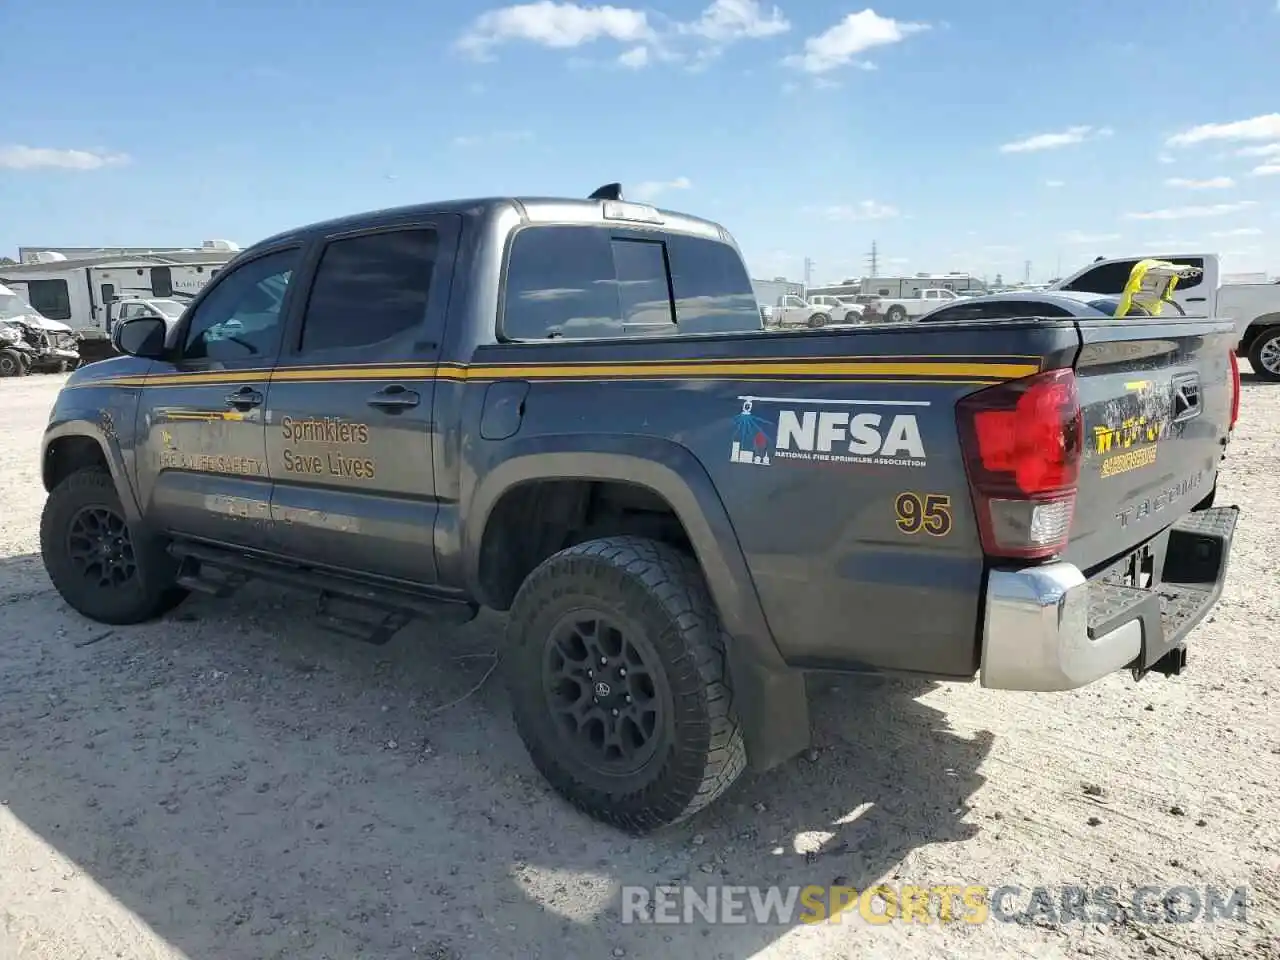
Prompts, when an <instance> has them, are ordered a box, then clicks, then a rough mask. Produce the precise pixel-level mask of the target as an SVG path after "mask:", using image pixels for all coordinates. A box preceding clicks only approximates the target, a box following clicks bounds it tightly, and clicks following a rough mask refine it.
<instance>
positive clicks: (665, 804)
mask: <svg viewBox="0 0 1280 960" xmlns="http://www.w3.org/2000/svg"><path fill="white" fill-rule="evenodd" d="M502 661H503V672H504V676H505V679H506V685H507V689H508V691H509V692H510V696H511V701H512V710H513V713H514V716H515V722H516V727H517V729H518V730H519V732H520V737H521V739H522V740H523V741H524V743H525V746H526V747H527V748H528V750H529V754H530V757H531V758H532V760H533V763H534V766H536V767H537V768H538V770H539V772H541V773H542V775H543V776H544V777H546V779H547V781H548V782H549V783H550V784H551V785H552V787H553V788H554V789H555V790H556V791H557V792H558V793H560V794H561V795H562V796H563V797H564V798H565V799H566V800H568V801H569V802H570V803H571V804H573V805H574V806H575V807H577V808H578V809H579V810H582V811H583V812H584V813H586V814H587V815H589V816H591V817H594V818H595V819H597V820H600V821H603V822H605V823H608V824H611V825H613V826H615V827H618V828H620V829H623V830H627V831H629V832H632V833H637V834H639V833H645V832H648V831H650V830H653V829H656V828H658V827H662V826H665V825H667V824H671V823H675V822H677V821H679V820H683V819H684V818H686V817H688V816H690V815H692V814H694V813H696V812H697V811H698V810H700V809H702V808H703V807H705V806H706V805H707V804H709V803H711V801H713V800H714V799H716V798H717V797H718V796H720V795H721V794H722V793H724V791H725V790H726V789H728V787H729V786H730V784H732V783H733V782H734V781H735V780H736V779H737V778H738V776H739V775H740V774H741V773H742V771H743V770H744V769H745V767H746V759H747V758H746V747H745V744H744V742H743V739H742V731H741V728H740V725H739V723H738V716H737V712H736V710H735V707H734V702H733V692H732V690H731V688H730V679H729V673H728V667H727V664H726V656H725V637H724V631H723V628H722V626H721V624H720V618H719V615H718V614H717V612H716V609H715V605H714V604H713V603H712V601H711V597H710V595H709V594H708V592H707V588H706V584H705V582H704V581H703V578H702V575H701V572H700V571H699V569H698V566H697V564H696V563H695V562H694V561H693V560H692V559H691V558H689V557H687V556H685V555H684V554H682V553H680V552H679V551H677V550H675V549H674V548H672V547H669V546H667V545H666V544H662V543H658V542H656V541H653V540H647V539H643V538H640V537H610V538H605V539H600V540H591V541H588V542H586V543H580V544H578V545H576V546H573V547H569V548H568V549H566V550H562V551H560V552H559V553H557V554H555V555H553V556H552V557H550V558H548V559H547V560H546V561H544V562H543V563H542V564H541V565H540V566H539V567H538V568H537V569H535V570H534V571H533V573H532V574H530V575H529V577H528V579H526V580H525V582H524V585H523V586H522V587H521V588H520V591H519V593H518V594H517V595H516V598H515V602H514V604H513V606H512V609H511V619H510V626H509V627H508V628H507V636H506V640H505V645H504V649H503V654H502Z"/></svg>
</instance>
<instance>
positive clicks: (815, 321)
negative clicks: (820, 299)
mask: <svg viewBox="0 0 1280 960" xmlns="http://www.w3.org/2000/svg"><path fill="white" fill-rule="evenodd" d="M830 322H831V317H830V316H829V315H827V314H825V313H815V314H814V315H813V316H811V317H810V318H809V327H810V328H811V329H813V330H816V329H818V328H819V327H825V326H826V325H827V324H828V323H830Z"/></svg>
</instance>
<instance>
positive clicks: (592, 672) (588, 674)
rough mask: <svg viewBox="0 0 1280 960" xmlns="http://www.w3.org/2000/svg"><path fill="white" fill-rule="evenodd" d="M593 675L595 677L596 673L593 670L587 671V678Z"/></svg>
mask: <svg viewBox="0 0 1280 960" xmlns="http://www.w3.org/2000/svg"><path fill="white" fill-rule="evenodd" d="M595 675H596V672H595V671H594V670H588V671H587V676H588V677H594V676H595Z"/></svg>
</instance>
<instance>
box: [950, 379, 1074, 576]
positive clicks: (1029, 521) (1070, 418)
mask: <svg viewBox="0 0 1280 960" xmlns="http://www.w3.org/2000/svg"><path fill="white" fill-rule="evenodd" d="M956 417H957V421H958V425H959V428H960V443H961V448H962V450H963V452H964V459H965V469H966V471H967V472H968V475H969V487H970V489H971V491H972V493H973V505H974V510H975V512H976V514H977V518H978V532H979V536H980V537H981V539H982V549H983V552H984V553H986V554H987V555H988V556H993V557H1016V558H1021V559H1040V558H1044V557H1050V556H1053V555H1054V554H1056V553H1059V552H1061V551H1062V548H1063V547H1065V546H1066V543H1067V538H1068V536H1069V534H1070V532H1071V518H1072V515H1073V513H1074V512H1075V503H1076V483H1077V481H1078V479H1079V476H1080V457H1081V454H1082V449H1083V442H1084V429H1083V419H1082V416H1081V412H1080V396H1079V393H1078V391H1077V389H1076V376H1075V373H1073V372H1072V371H1071V370H1069V369H1064V370H1049V371H1046V372H1045V373H1040V374H1036V375H1035V376H1032V377H1026V378H1025V379H1022V380H1011V381H1009V382H1008V383H1001V384H997V385H996V386H994V387H988V388H987V389H985V390H979V391H978V392H977V393H972V394H970V395H969V396H967V397H964V398H962V399H961V400H960V401H959V402H958V403H957V405H956Z"/></svg>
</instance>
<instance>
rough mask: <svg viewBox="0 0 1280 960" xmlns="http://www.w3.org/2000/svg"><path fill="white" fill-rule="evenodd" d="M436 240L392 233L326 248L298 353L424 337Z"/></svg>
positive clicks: (420, 232)
mask: <svg viewBox="0 0 1280 960" xmlns="http://www.w3.org/2000/svg"><path fill="white" fill-rule="evenodd" d="M438 250H439V235H438V234H437V233H436V231H435V230H432V229H426V228H424V229H416V230H393V231H387V232H385V233H371V234H367V235H365V236H361V237H350V238H348V239H346V240H334V241H333V242H332V243H330V244H329V245H328V246H327V247H325V250H324V254H323V255H322V256H321V258H320V266H319V267H318V268H317V269H316V278H315V282H314V283H313V284H312V285H311V296H310V297H309V298H308V300H307V312H306V316H305V318H304V319H303V322H302V352H303V353H313V352H315V351H318V350H334V349H339V348H346V349H350V348H353V347H366V346H370V345H372V344H376V343H382V342H384V341H387V340H390V339H392V338H393V337H397V336H399V335H400V334H403V333H406V332H409V331H413V333H414V334H415V336H417V335H419V334H421V333H422V332H423V323H424V322H425V320H426V316H427V299H428V297H429V296H430V293H431V279H432V276H433V275H434V273H435V268H436V254H437V252H438Z"/></svg>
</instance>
